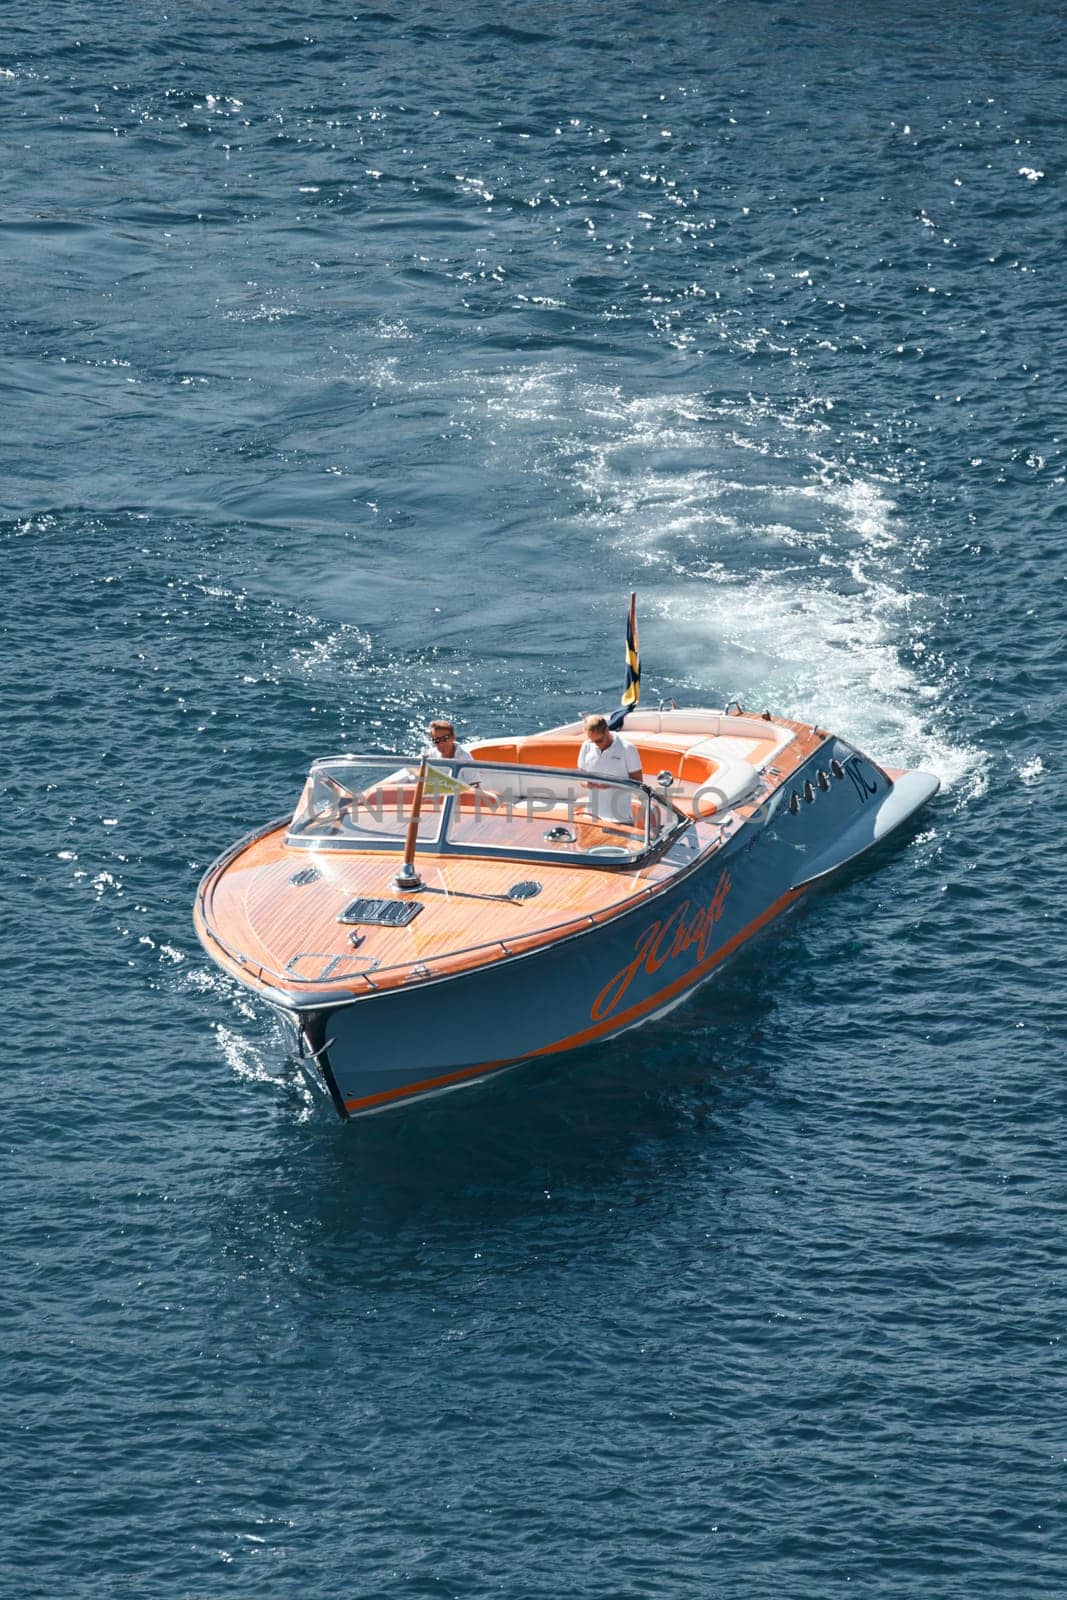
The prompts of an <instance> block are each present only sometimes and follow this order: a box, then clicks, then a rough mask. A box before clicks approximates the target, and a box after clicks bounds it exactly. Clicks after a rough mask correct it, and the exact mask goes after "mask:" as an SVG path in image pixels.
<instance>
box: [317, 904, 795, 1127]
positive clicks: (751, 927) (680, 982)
mask: <svg viewBox="0 0 1067 1600" xmlns="http://www.w3.org/2000/svg"><path fill="white" fill-rule="evenodd" d="M803 893H804V891H803V889H790V890H789V891H788V892H787V893H786V894H783V895H782V896H781V898H780V899H778V900H775V901H774V903H773V904H772V905H769V906H768V907H767V909H766V911H762V912H761V913H760V915H759V916H758V917H756V918H755V919H754V920H753V921H752V922H750V923H749V924H748V926H747V927H745V928H742V929H741V932H740V933H735V934H734V936H733V938H732V939H728V940H727V942H726V943H725V944H724V945H723V947H722V949H721V950H716V951H715V953H714V954H713V955H710V956H709V957H708V959H707V960H706V961H702V962H701V963H700V965H699V966H696V967H691V968H690V969H689V971H688V972H685V973H683V974H682V976H681V977H680V978H676V979H675V980H674V982H673V983H669V984H667V986H666V988H664V989H659V990H658V991H657V992H656V993H655V994H654V995H650V996H649V997H648V998H647V999H646V1000H641V1001H638V1003H637V1004H636V1005H633V1006H630V1007H629V1008H628V1009H627V1010H626V1011H620V1012H619V1013H618V1014H617V1015H616V1016H613V1017H607V1018H605V1020H604V1021H603V1022H597V1023H594V1024H593V1026H592V1027H591V1028H585V1029H583V1030H581V1031H580V1032H579V1033H572V1034H571V1035H570V1036H569V1037H568V1038H566V1039H559V1040H557V1042H556V1043H555V1044H546V1045H542V1046H541V1048H540V1049H539V1050H530V1051H528V1052H527V1053H526V1054H525V1055H521V1056H509V1057H506V1058H505V1059H504V1060H503V1061H482V1062H480V1063H479V1064H478V1065H477V1066H474V1067H463V1068H462V1069H461V1070H460V1071H459V1072H448V1073H445V1075H444V1076H443V1077H440V1078H426V1079H424V1081H423V1082H422V1083H409V1084H405V1085H404V1087H403V1088H401V1089H383V1090H382V1091H381V1093H380V1094H369V1095H365V1096H364V1097H363V1098H362V1099H359V1100H346V1101H345V1110H346V1111H366V1110H369V1109H370V1108H371V1107H372V1106H382V1105H387V1104H388V1103H389V1101H390V1100H403V1099H411V1098H413V1097H414V1096H416V1095H420V1094H427V1093H429V1092H430V1091H431V1090H434V1089H444V1088H447V1087H448V1086H449V1085H450V1084H455V1083H462V1082H463V1081H464V1079H466V1078H474V1077H478V1076H480V1075H484V1076H487V1075H488V1074H489V1073H491V1072H497V1071H499V1070H500V1068H501V1067H510V1066H513V1065H514V1063H515V1062H516V1061H532V1060H534V1058H535V1057H537V1056H548V1055H555V1054H557V1053H558V1052H559V1051H561V1050H576V1049H578V1047H579V1046H581V1045H583V1044H591V1043H592V1041H593V1040H594V1039H598V1038H600V1037H601V1036H602V1035H603V1034H606V1033H614V1032H616V1031H618V1030H619V1028H620V1027H626V1026H627V1025H628V1024H629V1023H631V1022H636V1021H637V1019H638V1018H639V1017H642V1016H644V1015H645V1013H646V1012H648V1011H653V1010H655V1009H656V1007H657V1006H661V1005H664V1004H665V1003H666V1002H667V1001H668V1000H670V999H672V998H673V997H674V996H675V995H676V994H679V993H680V992H681V991H682V990H683V989H685V988H687V987H691V986H692V985H693V984H695V983H696V982H698V981H699V979H700V978H701V977H703V976H704V974H705V973H708V972H710V971H711V970H712V968H713V967H717V966H718V965H719V963H720V962H722V961H725V960H726V959H727V957H728V956H731V955H733V953H734V951H735V950H737V949H739V948H740V947H741V945H743V944H744V943H745V941H746V940H747V939H751V938H752V936H753V934H756V933H758V932H759V931H760V929H761V928H764V927H766V925H767V923H768V922H771V921H773V919H774V918H775V917H777V916H779V915H780V914H781V913H782V912H783V911H785V910H786V909H787V907H789V906H791V905H792V904H793V902H794V901H795V900H798V899H799V898H800V896H801V895H802V894H803Z"/></svg>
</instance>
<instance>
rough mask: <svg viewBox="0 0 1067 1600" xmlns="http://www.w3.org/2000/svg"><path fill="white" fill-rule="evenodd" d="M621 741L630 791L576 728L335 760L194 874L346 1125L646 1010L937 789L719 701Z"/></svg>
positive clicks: (235, 966)
mask: <svg viewBox="0 0 1067 1600" xmlns="http://www.w3.org/2000/svg"><path fill="white" fill-rule="evenodd" d="M624 731H625V736H626V738H627V740H628V741H629V742H630V743H631V744H632V745H634V746H635V747H636V749H637V751H638V752H639V754H640V757H641V763H642V770H643V778H644V781H643V783H641V784H639V785H638V784H635V783H632V782H612V781H609V780H606V779H605V780H601V779H599V778H598V779H597V782H596V784H595V785H593V784H591V783H590V781H589V779H588V778H587V777H586V776H585V775H584V774H582V773H580V772H579V771H578V770H577V763H578V752H579V748H580V746H581V744H582V740H583V738H584V730H583V727H582V725H581V724H580V723H571V724H568V725H566V726H563V727H559V728H552V729H550V730H548V731H547V732H544V733H536V734H532V735H528V736H520V737H510V736H509V737H506V738H500V739H492V740H483V741H480V742H475V743H473V744H472V745H471V747H470V748H471V754H472V756H473V757H474V761H473V762H447V761H443V760H439V759H438V758H437V757H434V758H433V762H432V765H431V766H430V767H429V768H428V769H427V766H426V761H425V759H424V760H423V764H422V769H421V771H416V767H417V766H418V763H417V762H416V763H415V764H414V765H413V764H411V763H410V762H407V761H405V759H404V758H402V757H399V756H396V755H381V754H379V755H366V756H363V755H361V756H350V755H342V756H331V757H328V758H326V759H324V760H321V761H316V762H315V764H314V765H313V767H312V769H311V772H310V775H309V777H308V780H307V784H306V786H305V789H304V793H303V795H302V797H301V800H300V803H299V805H298V806H297V809H296V812H295V814H294V815H293V816H292V817H291V818H290V817H286V818H284V819H282V820H280V821H277V822H274V823H272V824H270V825H269V826H267V827H265V828H263V829H261V830H260V831H258V832H256V833H253V834H251V835H250V836H249V837H248V838H246V839H243V840H242V841H241V842H240V843H238V844H236V845H234V846H233V847H232V848H231V849H230V850H228V851H227V852H226V853H225V854H224V855H223V856H222V857H220V859H219V860H218V861H216V862H215V864H214V865H213V866H212V867H211V868H210V869H209V871H208V872H207V874H206V875H205V877H204V879H203V882H202V883H201V885H200V889H199V893H198V896H197V902H196V911H195V920H196V927H197V932H198V934H199V936H200V938H201V940H202V942H203V944H204V947H205V948H206V950H207V951H208V953H209V954H210V955H211V956H212V957H213V958H214V960H215V961H217V962H218V964H219V966H220V967H222V968H223V969H224V970H225V971H226V972H228V973H230V974H231V975H232V976H234V977H235V978H237V979H238V980H239V982H241V983H242V984H244V985H245V987H246V988H248V989H249V990H251V991H252V992H253V993H254V994H256V995H258V996H260V997H261V998H262V999H263V1000H265V1001H266V1002H267V1003H268V1004H269V1005H271V1006H273V1007H274V1008H275V1010H276V1011H277V1012H279V1013H280V1015H281V1016H282V1017H283V1018H285V1019H286V1021H287V1022H288V1024H289V1025H290V1026H291V1028H292V1030H293V1033H294V1035H295V1039H296V1041H297V1048H298V1051H299V1054H300V1057H301V1059H302V1061H303V1064H304V1066H305V1068H306V1070H307V1072H308V1074H309V1076H310V1077H311V1079H312V1081H313V1082H315V1083H316V1084H317V1085H318V1086H319V1087H320V1088H323V1089H325V1091H326V1092H328V1094H329V1096H330V1098H331V1100H332V1102H333V1104H334V1106H335V1107H336V1109H337V1111H338V1113H339V1114H340V1116H342V1117H345V1118H348V1117H356V1116H363V1115H365V1114H368V1113H372V1112H378V1111H383V1110H386V1109H388V1108H390V1107H395V1106H398V1105H401V1104H403V1103H405V1102H407V1101H410V1100H414V1099H419V1098H423V1097H425V1096H429V1095H434V1094H440V1093H442V1092H445V1091H448V1090H452V1089H455V1088H458V1087H460V1086H462V1085H466V1084H471V1083H473V1082H475V1081H477V1080H479V1079H482V1078H485V1077H488V1076H489V1075H491V1074H494V1073H497V1072H500V1071H502V1070H503V1069H505V1068H508V1067H513V1066H516V1065H518V1064H519V1063H520V1062H523V1061H529V1060H531V1059H532V1058H536V1057H540V1056H550V1055H553V1054H555V1053H557V1052H561V1051H566V1050H569V1049H572V1048H574V1047H576V1046H579V1045H584V1044H588V1043H589V1042H591V1041H594V1040H606V1039H610V1038H612V1037H614V1036H615V1035H616V1034H619V1033H621V1032H623V1031H624V1030H625V1029H628V1028H632V1027H636V1026H637V1025H639V1024H640V1023H643V1022H646V1021H648V1020H649V1019H650V1018H652V1017H655V1016H658V1015H660V1014H662V1013H663V1012H665V1011H667V1010H668V1009H670V1008H671V1007H672V1006H674V1005H676V1004H678V1003H679V1002H680V1001H682V1000H684V999H685V997H686V996H687V995H688V994H690V993H691V992H692V991H693V990H694V989H695V988H696V987H697V986H698V985H699V984H701V983H703V982H704V981H705V980H706V979H708V978H709V977H711V976H712V975H713V974H714V973H715V972H716V970H717V969H718V968H719V967H720V966H721V965H722V963H723V962H724V961H725V960H726V959H727V958H728V957H729V956H730V955H731V954H733V953H734V952H735V951H736V950H738V949H739V948H740V946H741V945H743V944H744V943H745V941H746V940H747V939H749V938H751V937H752V935H753V934H755V933H756V932H757V931H758V930H759V929H761V928H762V927H764V926H765V925H766V924H767V923H769V922H770V921H771V920H772V919H773V918H775V917H777V916H779V915H780V914H781V913H782V912H784V911H785V910H786V909H787V908H788V907H789V906H791V905H792V904H793V903H794V902H795V901H796V900H797V899H798V898H799V897H800V896H801V895H803V894H804V893H805V891H806V890H807V889H809V888H810V887H811V886H812V885H813V884H815V883H817V882H819V881H820V880H821V879H823V878H825V877H826V876H827V874H829V873H831V872H833V871H834V870H835V869H837V868H838V867H841V866H843V865H844V864H845V863H846V862H848V861H851V860H853V859H854V858H855V857H856V856H858V855H860V854H862V853H863V852H864V851H865V850H867V849H869V848H870V847H871V846H872V845H874V844H876V843H877V842H878V841H879V840H880V839H882V838H884V837H885V836H886V835H887V834H889V833H891V832H892V831H893V830H894V829H895V828H897V827H899V826H900V824H901V823H903V822H904V821H905V820H906V819H907V818H908V817H909V816H911V814H912V813H913V812H914V811H915V810H916V809H917V808H918V807H919V806H921V805H922V804H924V802H925V801H927V800H928V799H930V798H931V796H932V795H933V794H935V793H936V791H937V788H938V783H937V779H936V778H934V777H933V776H931V775H930V774H928V773H925V772H920V771H903V772H902V771H886V770H884V769H883V768H882V767H880V766H879V765H878V764H877V763H876V762H875V761H872V760H871V759H869V758H868V757H867V756H865V755H863V754H862V753H861V752H860V751H858V750H856V749H855V748H854V747H853V746H852V745H850V744H849V743H848V742H847V741H846V740H844V739H841V738H839V737H836V736H835V735H833V734H831V733H828V732H826V731H824V730H823V729H821V728H818V727H815V726H810V725H804V724H801V723H797V722H792V721H789V720H787V719H785V718H781V717H772V716H770V715H769V713H766V712H765V713H763V714H762V715H751V714H746V713H744V712H743V711H741V710H740V708H739V707H736V706H735V707H733V708H732V709H729V710H726V711H721V712H720V711H713V710H703V709H690V710H684V709H683V710H679V709H661V710H659V711H631V712H630V713H629V714H628V715H627V718H626V724H625V730H624ZM408 857H412V858H413V859H407V858H408ZM405 860H406V864H407V871H405Z"/></svg>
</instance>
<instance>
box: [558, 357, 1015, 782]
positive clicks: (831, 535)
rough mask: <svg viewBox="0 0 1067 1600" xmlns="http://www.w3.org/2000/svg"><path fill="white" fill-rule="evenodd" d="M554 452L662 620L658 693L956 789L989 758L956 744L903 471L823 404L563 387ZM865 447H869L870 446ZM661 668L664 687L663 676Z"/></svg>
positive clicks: (936, 616)
mask: <svg viewBox="0 0 1067 1600" xmlns="http://www.w3.org/2000/svg"><path fill="white" fill-rule="evenodd" d="M576 400H577V402H578V404H579V407H580V410H581V412H582V425H581V429H580V431H576V432H575V433H574V434H572V435H571V436H570V437H569V438H566V439H564V440H562V441H561V442H560V444H559V446H558V448H557V459H556V465H555V470H556V471H557V472H558V471H559V468H560V464H561V462H562V465H563V467H564V470H565V473H566V475H567V476H568V478H569V480H570V482H571V483H572V485H573V487H574V489H575V490H576V492H577V494H578V496H579V500H580V506H579V510H578V516H579V521H580V522H581V523H583V524H584V525H585V527H586V528H587V529H588V530H589V532H590V534H591V536H592V537H593V538H595V539H599V540H600V541H602V542H603V544H605V545H606V546H608V547H609V548H610V550H611V552H612V560H613V561H617V560H618V559H619V558H622V561H623V563H624V564H625V567H626V571H627V572H628V573H630V574H632V577H633V581H634V582H635V583H636V584H638V585H639V586H640V588H641V590H642V612H643V615H644V616H645V617H654V616H656V615H658V616H659V617H660V618H662V619H663V620H664V621H667V622H668V623H670V624H672V626H671V627H670V628H669V629H663V628H660V629H659V630H658V634H659V638H658V642H657V656H658V658H659V659H658V663H657V667H658V676H660V684H661V685H662V686H663V688H664V692H671V693H675V694H679V693H682V692H685V693H688V692H690V691H692V692H697V691H701V692H702V693H703V695H705V696H706V695H707V694H708V692H709V691H713V692H714V693H715V694H716V695H718V696H720V697H721V698H722V699H723V700H725V699H726V698H728V697H736V698H737V699H739V700H741V701H742V702H743V703H744V704H746V705H747V706H749V707H752V706H756V705H759V706H761V707H762V706H763V705H767V706H770V707H772V708H774V709H777V710H778V711H781V712H784V713H786V714H788V715H791V716H794V717H796V718H798V719H800V720H807V719H809V718H811V719H818V721H819V723H820V725H822V726H827V725H828V726H831V727H836V728H840V729H841V730H842V731H844V732H847V733H848V734H849V736H850V737H852V738H854V739H855V740H856V741H857V742H858V743H859V744H860V745H862V746H864V747H865V748H868V749H869V750H870V751H871V753H872V754H873V755H876V756H877V757H878V758H879V759H880V760H883V761H886V762H888V763H890V764H900V765H920V766H923V767H926V768H928V769H931V770H933V771H935V772H936V773H937V774H938V776H939V777H940V779H941V781H942V783H943V785H944V786H945V787H946V788H949V789H952V790H954V791H955V793H956V795H957V798H958V799H960V800H966V799H968V798H970V797H971V796H973V795H975V794H977V793H980V792H982V790H983V789H984V786H985V782H986V767H987V757H986V755H985V753H984V752H983V751H981V750H979V749H976V748H973V747H971V746H968V745H967V744H965V743H960V742H956V741H954V739H953V737H952V732H951V731H949V732H946V731H945V730H946V729H949V730H951V729H952V728H953V725H954V723H955V721H956V719H955V717H954V716H953V711H952V707H953V700H954V693H955V688H956V685H955V682H954V677H953V673H952V670H951V668H950V666H949V665H948V663H947V662H946V661H945V659H944V658H943V656H942V655H941V652H940V649H939V634H940V631H941V622H942V616H943V611H942V602H941V601H940V599H939V598H938V597H937V596H936V595H934V594H932V593H930V592H929V591H928V589H927V588H926V584H925V561H926V555H927V551H928V548H929V535H928V534H927V532H926V530H925V528H923V529H921V530H920V531H916V527H915V521H916V520H917V519H921V518H922V516H923V514H924V513H923V507H922V504H921V502H919V503H918V508H917V510H916V511H915V512H914V513H913V512H912V508H911V506H908V507H907V508H906V509H904V508H903V507H902V502H907V501H908V500H909V499H911V500H916V498H917V497H916V495H915V490H914V487H913V485H912V483H911V482H910V481H909V479H908V478H907V477H906V476H905V475H904V474H902V473H900V472H899V471H898V470H897V468H896V467H895V466H894V465H893V463H892V462H891V461H887V459H886V456H885V453H884V452H883V453H882V454H881V455H878V454H877V453H875V464H874V465H866V466H865V465H864V463H863V460H862V459H861V457H860V449H859V448H858V443H859V442H858V441H857V439H856V437H855V434H854V433H853V434H850V433H849V431H848V430H847V429H841V428H839V427H838V426H837V424H836V421H835V419H834V417H833V415H832V412H833V407H832V406H830V405H829V403H819V402H793V403H779V404H772V403H771V402H768V401H765V400H763V401H759V400H755V399H747V400H744V401H740V402H733V401H708V400H704V399H702V398H700V397H694V396H685V395H681V396H677V395H664V396H657V397H651V398H649V397H646V398H642V399H626V398H624V397H623V396H622V394H621V393H620V392H618V391H608V390H604V389H595V390H590V391H588V392H587V393H586V394H585V395H579V396H576ZM866 455H867V457H868V459H870V458H871V455H872V452H871V451H870V450H869V449H868V450H867V451H866ZM667 673H670V674H671V676H672V678H673V680H674V681H673V682H672V684H671V685H670V688H669V691H668V689H667V686H666V685H664V684H663V677H664V676H665V675H666V674H667Z"/></svg>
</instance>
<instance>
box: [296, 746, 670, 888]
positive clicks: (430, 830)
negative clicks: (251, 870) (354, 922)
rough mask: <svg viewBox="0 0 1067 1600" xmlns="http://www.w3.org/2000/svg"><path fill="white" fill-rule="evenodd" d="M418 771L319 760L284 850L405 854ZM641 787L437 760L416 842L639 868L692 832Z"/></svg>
mask: <svg viewBox="0 0 1067 1600" xmlns="http://www.w3.org/2000/svg"><path fill="white" fill-rule="evenodd" d="M418 777H419V764H418V762H409V763H407V764H403V761H402V758H400V757H397V756H331V757H328V758H326V759H325V760H323V761H316V762H315V764H314V766H313V767H312V769H311V771H310V773H309V774H308V779H307V782H306V784H305V785H304V792H303V794H302V795H301V797H300V803H299V805H298V806H297V808H296V811H295V813H294V815H293V820H292V823H291V824H290V827H289V832H288V834H287V836H286V843H287V844H292V845H299V846H304V847H308V846H314V847H315V848H318V849H322V848H326V849H379V848H385V849H392V850H397V849H398V848H400V847H402V846H403V843H404V840H405V838H406V836H407V832H408V827H409V824H410V822H411V818H412V815H413V814H414V808H415V798H416V790H417V787H418ZM687 821H688V819H687V818H685V817H683V816H681V815H680V814H679V813H678V812H677V811H675V810H674V808H673V806H671V805H669V804H668V803H667V802H666V801H665V800H664V799H663V798H661V797H659V796H656V797H653V796H652V795H650V794H649V792H648V791H647V789H645V788H643V787H642V786H641V785H640V784H636V783H628V782H625V781H622V780H619V779H613V778H601V777H600V776H598V777H597V779H596V781H595V782H593V781H591V780H590V779H589V777H588V776H587V775H586V774H585V773H579V772H577V771H575V772H561V771H559V770H558V769H551V768H544V767H527V766H517V765H504V764H497V763H489V762H485V763H483V762H470V761H464V762H457V761H444V760H436V759H435V760H434V762H433V763H432V765H430V766H428V767H427V769H426V778H425V782H424V784H423V792H422V802H421V806H420V807H419V815H418V826H417V839H418V843H419V845H420V846H422V847H424V848H425V847H430V848H432V849H434V850H435V851H440V852H441V853H448V852H449V851H454V852H456V853H459V854H463V855H498V854H499V855H531V856H538V857H540V858H542V859H544V858H545V857H549V858H555V857H558V856H564V857H568V858H571V859H574V858H577V859H579V860H582V861H585V862H588V863H589V864H590V865H600V866H610V865H612V864H621V863H623V862H626V861H634V860H637V859H638V858H639V857H641V856H643V855H645V854H646V853H647V851H648V850H650V849H652V848H653V847H654V846H657V845H658V844H660V843H661V842H662V840H663V838H664V836H665V834H668V833H673V832H674V831H675V829H676V828H678V827H683V826H685V825H686V824H687Z"/></svg>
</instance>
